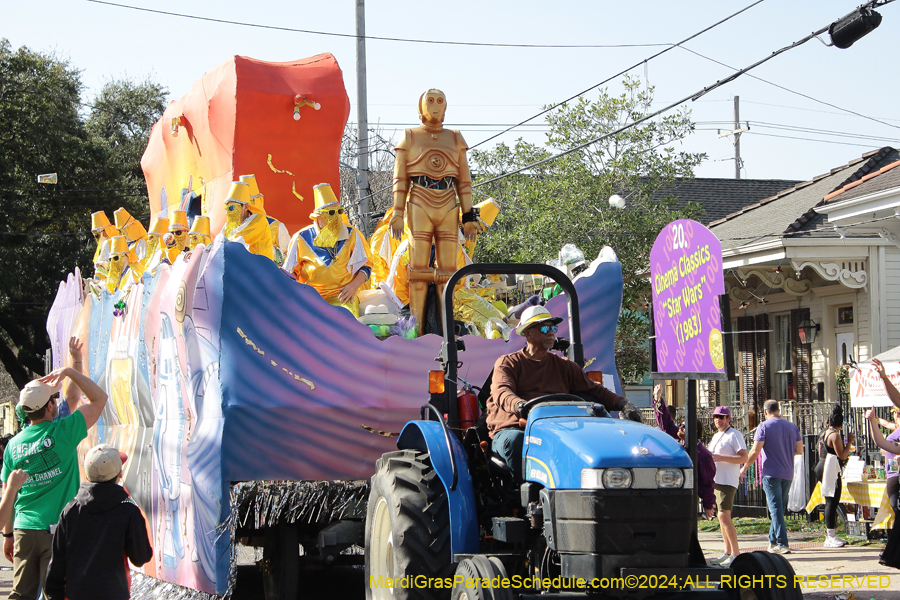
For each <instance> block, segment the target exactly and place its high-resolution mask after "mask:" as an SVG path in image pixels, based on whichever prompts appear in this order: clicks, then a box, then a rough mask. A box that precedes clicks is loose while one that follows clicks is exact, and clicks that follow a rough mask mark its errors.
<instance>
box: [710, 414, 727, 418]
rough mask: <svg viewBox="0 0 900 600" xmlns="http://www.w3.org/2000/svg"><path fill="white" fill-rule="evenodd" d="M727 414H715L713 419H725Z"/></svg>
mask: <svg viewBox="0 0 900 600" xmlns="http://www.w3.org/2000/svg"><path fill="white" fill-rule="evenodd" d="M726 416H727V415H713V419H724V418H725V417H726Z"/></svg>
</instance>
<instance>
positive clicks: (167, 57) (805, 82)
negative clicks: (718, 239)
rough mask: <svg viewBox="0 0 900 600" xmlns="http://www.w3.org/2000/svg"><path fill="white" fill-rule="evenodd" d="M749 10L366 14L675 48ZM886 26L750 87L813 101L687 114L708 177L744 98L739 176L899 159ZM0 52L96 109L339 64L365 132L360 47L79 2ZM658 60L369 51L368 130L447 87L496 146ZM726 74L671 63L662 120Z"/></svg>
mask: <svg viewBox="0 0 900 600" xmlns="http://www.w3.org/2000/svg"><path fill="white" fill-rule="evenodd" d="M116 1H117V2H118V3H121V4H126V5H131V6H140V7H145V8H152V9H155V10H162V11H170V12H176V13H184V14H190V15H196V16H203V17H212V18H217V19H224V20H230V21H238V22H243V23H256V24H263V25H272V26H281V27H289V28H297V29H306V30H315V31H326V32H335V33H344V34H351V35H352V34H354V32H355V16H354V14H355V2H354V1H353V0H325V1H321V2H310V1H308V0H295V1H293V2H283V1H275V0H271V1H269V0H255V1H240V2H239V1H233V0H219V1H216V2H211V1H199V0H177V1H176V0H153V1H152V2H151V1H150V0H116ZM751 3H752V0H740V1H732V0H709V1H701V0H680V1H678V2H673V1H671V0H645V1H642V2H636V1H631V2H626V1H621V0H620V1H618V2H611V1H607V0H581V1H575V0H554V1H552V2H551V1H546V0H545V1H541V2H539V1H535V0H487V1H486V0H480V1H474V0H458V1H456V0H448V1H446V2H422V1H418V2H413V1H408V0H367V1H366V17H367V18H366V30H367V31H366V32H367V34H368V35H370V36H383V37H399V38H418V39H433V40H452V41H462V42H489V43H506V44H586V45H597V44H603V45H621V44H667V43H674V42H677V41H680V40H681V39H683V38H685V37H688V36H689V35H691V34H693V33H695V32H697V31H700V30H701V29H703V28H705V27H707V26H709V25H711V24H713V23H715V22H717V21H719V20H720V19H722V18H724V17H726V16H728V15H730V14H731V13H733V12H736V11H737V10H739V9H741V8H743V7H745V6H748V5H749V4H751ZM858 3H859V0H816V1H815V2H810V1H805V0H804V1H801V0H767V1H765V2H763V3H761V4H759V5H758V6H755V7H753V8H751V9H750V10H748V11H747V12H745V13H743V14H741V15H739V16H738V17H736V18H734V19H732V20H730V21H728V22H726V23H725V24H723V25H720V26H718V27H717V28H715V29H713V30H712V31H710V32H708V33H705V34H703V35H702V36H700V37H698V38H696V39H694V40H692V41H691V42H689V43H688V44H686V47H687V48H689V49H690V50H693V51H695V52H697V53H699V54H702V55H704V56H706V57H709V58H712V59H715V60H717V61H720V62H722V63H725V64H726V65H729V66H730V67H735V68H740V67H745V66H748V65H749V64H751V63H753V62H756V61H757V60H759V59H761V58H764V57H766V56H768V55H769V54H771V53H772V52H774V51H775V50H778V49H779V48H782V47H784V46H787V45H789V44H791V43H792V42H794V41H796V40H799V39H801V38H803V37H805V36H806V35H807V34H809V33H810V32H812V31H814V30H817V29H819V28H821V27H824V26H826V25H827V24H829V23H830V22H832V21H834V20H836V19H838V18H840V17H841V16H843V15H845V14H846V13H848V12H850V11H851V10H853V9H854V8H855V7H856V6H858ZM430 11H431V12H430ZM879 11H880V12H881V14H882V16H883V17H884V20H883V22H882V24H881V27H879V28H878V29H876V30H875V31H874V32H872V33H870V34H869V35H868V36H867V37H865V38H863V39H862V40H860V41H859V42H857V43H856V44H855V45H854V46H853V47H852V48H850V49H848V50H839V49H837V48H827V47H825V46H824V45H823V44H821V43H819V42H818V41H816V40H812V41H810V42H807V43H806V44H805V45H803V46H801V47H799V48H796V49H793V50H790V51H789V52H787V53H785V54H783V55H781V56H779V57H776V58H774V59H773V60H772V61H770V62H769V63H767V64H765V65H763V66H761V67H759V68H758V69H756V70H754V71H752V72H751V73H752V74H753V75H755V76H757V77H760V78H763V79H765V80H767V81H768V82H771V83H772V84H777V85H778V86H782V87H783V88H787V89H789V90H791V91H793V92H798V93H800V94H803V95H805V96H808V98H807V97H803V96H800V95H797V94H795V93H792V92H791V91H786V90H784V89H779V88H778V87H775V86H774V85H771V84H769V83H764V82H761V81H758V80H756V79H753V78H751V77H749V76H747V75H745V76H743V77H741V78H740V79H738V80H737V81H735V82H732V83H729V84H727V85H726V86H724V87H722V88H719V89H718V90H716V91H714V92H712V93H710V94H709V95H707V96H705V97H704V98H702V99H701V100H699V101H697V102H694V103H689V108H690V109H691V110H692V116H693V119H694V120H695V122H697V132H696V133H695V134H694V135H692V136H691V138H690V139H688V140H687V141H686V142H685V143H684V148H686V149H688V150H690V151H700V152H706V153H707V154H708V155H709V160H708V161H707V162H706V163H704V165H702V166H701V167H700V168H699V169H698V170H697V172H696V174H697V176H700V177H733V176H734V165H733V161H732V160H731V158H732V157H733V148H732V146H731V144H730V142H729V141H727V140H726V139H724V138H722V139H719V138H718V137H717V131H716V130H717V129H731V128H732V124H731V123H732V121H733V97H734V96H735V95H738V96H740V100H741V121H749V122H750V127H751V131H750V133H748V134H745V135H744V136H743V137H742V139H741V154H742V157H743V159H744V164H745V170H744V171H743V173H742V177H746V178H755V179H809V178H812V177H813V176H815V175H818V174H821V173H824V172H827V171H828V170H829V169H831V168H833V167H835V166H838V165H842V164H844V163H846V162H847V161H849V160H851V159H853V158H855V157H857V156H859V155H861V154H862V153H864V152H866V151H868V150H871V149H875V148H879V147H881V146H884V145H893V146H895V147H900V118H898V117H900V111H898V108H900V106H898V104H900V96H898V93H897V92H898V83H897V77H896V72H897V69H896V65H895V64H894V61H893V56H894V54H895V52H896V40H897V39H898V32H900V3H896V4H890V5H887V6H884V7H882V8H880V9H879ZM0 37H6V38H7V39H9V40H10V43H11V44H12V46H13V47H14V48H17V47H19V46H22V45H25V46H28V47H29V48H31V49H34V50H40V51H44V52H55V53H56V54H57V55H58V56H60V57H63V58H68V59H69V60H70V61H71V64H72V65H73V66H75V67H77V68H79V69H81V70H82V71H83V80H84V83H85V84H86V86H87V88H88V89H87V91H86V95H85V98H86V100H88V101H89V100H90V98H91V97H92V95H93V94H94V93H96V92H97V91H98V90H99V89H100V87H101V86H102V85H103V83H104V82H105V81H107V80H109V79H113V78H120V77H123V76H127V77H130V78H133V79H143V78H145V77H149V78H151V79H153V80H155V81H158V82H160V83H162V84H163V85H165V86H166V87H167V88H168V90H169V94H170V96H171V98H172V99H174V98H177V97H180V96H181V95H183V94H185V93H186V92H187V91H188V90H189V89H190V85H191V83H192V82H193V81H194V80H195V79H197V78H198V77H200V76H201V75H202V74H203V73H204V72H205V71H207V70H209V69H211V68H212V67H214V66H215V65H216V64H218V63H220V62H221V61H223V60H225V59H226V58H227V57H229V56H230V55H233V54H239V55H244V56H250V57H253V58H257V59H262V60H270V61H285V60H292V59H297V58H302V57H306V56H311V55H314V54H318V53H320V52H331V53H332V54H334V55H335V56H336V57H337V60H338V62H339V64H340V65H341V67H342V68H343V70H344V82H345V85H346V87H347V92H348V95H349V97H350V101H351V116H350V118H351V120H355V119H356V76H355V61H356V54H355V40H354V39H352V38H346V37H344V38H342V37H330V36H321V35H311V34H306V33H295V32H285V31H272V30H264V29H257V28H251V27H242V26H237V25H230V24H222V23H211V22H203V21H197V20H190V19H184V18H179V17H174V16H164V15H157V14H149V13H146V12H138V11H134V10H129V9H125V8H118V7H114V6H107V5H100V4H95V3H91V2H88V1H86V0H28V1H27V2H25V1H21V0H0ZM824 39H826V40H827V34H826V36H824ZM661 49H663V47H662V46H650V47H628V48H578V49H573V48H569V49H533V48H493V47H472V46H450V45H430V44H428V45H426V44H414V43H402V42H389V41H377V40H369V41H368V42H367V56H368V87H369V99H368V103H369V121H370V123H372V124H374V123H378V122H379V121H380V122H381V123H382V124H383V126H382V128H383V130H384V132H385V134H386V135H387V136H390V135H393V134H395V130H399V129H402V128H403V127H409V126H414V125H415V124H416V109H415V103H416V100H417V98H418V96H419V94H421V93H422V92H423V91H424V90H425V89H427V88H429V87H438V88H440V89H442V90H443V91H444V92H445V93H446V94H447V97H448V112H447V122H446V124H447V125H448V126H449V127H453V128H458V129H460V130H462V132H463V134H464V135H465V137H466V139H467V141H468V142H469V144H470V145H471V146H474V145H475V144H477V143H478V142H481V141H482V140H484V139H485V138H487V137H489V136H491V135H493V133H495V132H496V131H497V130H499V129H501V128H500V127H498V124H513V123H517V122H519V121H521V120H523V119H525V118H527V117H529V116H531V115H533V114H535V113H537V112H539V111H540V109H541V106H542V105H544V104H552V103H555V102H558V101H560V100H563V99H565V98H567V97H569V96H572V95H574V94H576V93H578V92H580V91H581V90H584V89H586V88H588V87H591V86H592V85H594V84H596V83H598V82H600V81H602V80H604V79H606V78H608V77H609V76H611V75H613V74H615V73H617V72H618V71H620V70H622V69H624V68H626V67H628V66H630V65H632V64H635V63H638V62H639V61H641V60H642V59H644V58H646V57H649V56H651V55H652V54H655V53H656V52H658V51H659V50H661ZM731 72H732V71H731V70H729V69H728V68H726V67H723V66H721V65H718V64H715V63H713V62H711V61H709V60H707V59H704V58H701V57H700V56H697V55H696V54H693V53H691V52H688V51H686V50H682V49H673V50H670V51H669V52H667V53H666V54H664V55H663V56H661V57H659V58H657V59H654V60H652V61H649V62H648V63H647V67H646V75H647V77H648V79H649V83H650V85H652V86H655V87H656V102H655V103H654V108H661V107H663V106H665V105H666V104H668V103H671V102H673V101H676V100H678V99H680V98H682V97H685V96H687V95H689V94H690V93H692V92H694V91H697V90H699V89H701V88H703V87H705V86H707V85H709V84H711V83H713V82H715V81H716V80H718V79H722V78H724V77H727V76H728V75H729V74H730V73H731ZM632 73H633V74H634V75H635V76H638V77H640V78H641V79H642V80H643V79H644V76H645V69H644V67H639V68H637V69H634V70H633V71H632ZM608 86H609V87H610V89H611V91H614V92H618V91H619V90H620V89H621V88H620V86H619V81H618V80H614V81H612V82H610V83H609V84H608ZM589 95H590V96H592V97H593V94H589ZM813 99H816V100H821V101H825V102H828V103H830V104H832V105H835V106H836V107H840V108H834V107H831V106H826V105H824V104H820V103H818V102H816V101H814V100H813ZM840 109H849V110H851V111H853V112H856V113H859V114H860V115H866V116H869V117H874V118H876V119H878V120H880V121H883V123H877V122H874V121H872V120H870V119H866V118H864V117H862V116H857V115H853V114H849V113H847V112H844V111H842V110H840ZM533 123H535V124H537V125H538V126H529V127H523V128H521V129H519V130H516V133H515V134H507V135H505V136H504V137H503V138H502V139H503V140H505V141H507V142H511V141H513V140H514V139H515V138H516V137H518V136H519V135H521V136H523V137H525V138H526V139H527V140H529V141H532V142H535V143H542V142H543V139H544V137H543V133H542V132H543V131H545V128H544V127H541V126H540V124H541V123H542V121H540V120H537V121H534V122H533ZM476 124H482V125H480V126H477V125H476ZM789 128H804V129H806V130H817V131H828V132H835V133H830V134H821V133H816V132H815V131H806V130H803V131H798V130H796V129H794V130H791V129H789ZM845 134H846V135H845ZM847 135H850V136H854V137H847ZM775 136H789V137H793V138H803V139H786V138H785V137H775ZM879 138H883V139H879ZM491 143H494V142H491ZM484 147H485V146H482V148H484Z"/></svg>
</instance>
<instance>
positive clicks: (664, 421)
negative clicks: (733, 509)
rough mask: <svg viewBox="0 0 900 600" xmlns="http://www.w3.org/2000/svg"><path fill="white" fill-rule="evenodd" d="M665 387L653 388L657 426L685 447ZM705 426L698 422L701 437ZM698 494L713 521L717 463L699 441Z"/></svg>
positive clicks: (683, 438)
mask: <svg viewBox="0 0 900 600" xmlns="http://www.w3.org/2000/svg"><path fill="white" fill-rule="evenodd" d="M662 398H663V386H662V384H660V383H657V384H656V385H655V386H653V409H654V412H655V413H656V425H657V427H659V428H660V429H662V430H663V431H665V432H666V433H668V434H669V435H671V436H672V437H673V438H675V439H676V440H678V441H679V442H681V445H682V446H684V445H685V432H684V425H682V426H681V427H676V426H675V421H673V420H672V416H671V414H670V413H669V410H668V409H667V408H666V407H665V406H666V405H665V404H663V399H662ZM702 428H703V426H702V425H701V424H700V421H699V419H698V420H697V435H698V437H699V434H700V430H701V429H702ZM697 463H698V466H697V493H698V494H699V496H700V501H701V502H702V503H703V512H704V514H705V515H706V518H707V519H712V518H713V515H715V514H716V509H715V506H716V505H715V500H716V499H715V494H714V493H713V487H714V485H715V483H714V478H715V476H716V463H715V461H713V457H712V454H711V453H710V451H709V450H707V448H706V446H704V445H703V444H701V443H700V440H699V439H698V440H697Z"/></svg>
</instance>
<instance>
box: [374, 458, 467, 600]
mask: <svg viewBox="0 0 900 600" xmlns="http://www.w3.org/2000/svg"><path fill="white" fill-rule="evenodd" d="M452 573H453V564H452V562H451V556H450V509H449V507H448V504H447V496H446V494H445V491H444V484H443V483H441V480H440V478H439V477H438V476H437V473H435V471H434V469H433V468H432V466H431V460H430V458H429V455H428V453H427V452H418V451H414V450H400V451H397V452H389V453H387V454H385V455H384V456H382V457H381V458H380V459H378V462H377V463H376V465H375V475H374V476H373V477H372V486H371V491H370V492H369V504H368V507H367V512H366V585H367V588H366V598H367V600H387V599H392V600H406V599H410V600H412V599H423V600H426V599H427V600H432V599H433V600H443V599H446V598H448V597H449V595H450V589H449V587H450V586H446V589H445V588H444V587H440V588H438V587H435V580H434V578H442V579H443V578H446V577H452ZM423 576H424V577H423ZM404 578H408V579H404ZM401 582H403V585H402V586H401ZM441 583H443V582H441ZM389 586H390V587H389Z"/></svg>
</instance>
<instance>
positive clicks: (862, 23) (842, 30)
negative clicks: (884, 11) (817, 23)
mask: <svg viewBox="0 0 900 600" xmlns="http://www.w3.org/2000/svg"><path fill="white" fill-rule="evenodd" d="M879 25H881V15H880V14H879V13H877V12H875V11H874V10H872V7H871V6H860V7H859V8H857V9H856V10H854V11H853V12H852V13H850V14H848V15H846V16H844V17H842V18H841V19H839V20H837V21H835V22H834V23H832V24H831V25H830V26H829V27H828V35H830V36H831V43H832V44H834V46H835V47H837V48H841V49H844V50H845V49H847V48H849V47H850V46H852V45H853V43H854V42H855V41H856V40H858V39H860V38H861V37H863V36H864V35H866V34H868V33H870V32H871V31H872V30H874V29H875V28H876V27H878V26H879Z"/></svg>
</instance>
